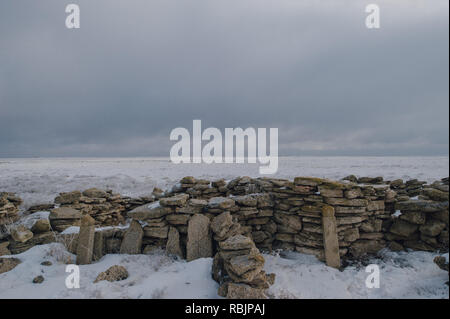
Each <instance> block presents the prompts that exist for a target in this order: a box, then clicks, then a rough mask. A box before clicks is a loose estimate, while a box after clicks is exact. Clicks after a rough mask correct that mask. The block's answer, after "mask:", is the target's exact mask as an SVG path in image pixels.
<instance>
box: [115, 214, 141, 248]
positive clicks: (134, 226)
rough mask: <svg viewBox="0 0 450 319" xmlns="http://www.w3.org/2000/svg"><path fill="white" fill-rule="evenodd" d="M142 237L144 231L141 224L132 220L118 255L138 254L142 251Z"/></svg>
mask: <svg viewBox="0 0 450 319" xmlns="http://www.w3.org/2000/svg"><path fill="white" fill-rule="evenodd" d="M142 237H144V231H143V230H142V227H141V224H139V222H138V221H136V220H132V221H131V224H130V227H128V229H127V230H126V231H125V234H124V236H123V240H122V244H121V246H120V253H121V254H140V253H141V251H142Z"/></svg>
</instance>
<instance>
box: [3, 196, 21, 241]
mask: <svg viewBox="0 0 450 319" xmlns="http://www.w3.org/2000/svg"><path fill="white" fill-rule="evenodd" d="M20 204H22V199H20V198H19V197H17V196H16V195H15V194H14V193H6V192H0V226H2V225H7V224H11V223H14V222H15V221H17V220H18V219H19V215H18V212H19V206H20ZM0 230H1V229H0ZM0 238H2V237H1V232H0Z"/></svg>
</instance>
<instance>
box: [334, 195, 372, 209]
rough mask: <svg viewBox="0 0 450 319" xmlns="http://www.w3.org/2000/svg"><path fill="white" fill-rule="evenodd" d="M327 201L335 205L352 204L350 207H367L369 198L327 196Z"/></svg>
mask: <svg viewBox="0 0 450 319" xmlns="http://www.w3.org/2000/svg"><path fill="white" fill-rule="evenodd" d="M325 203H327V204H329V205H333V206H335V205H336V206H350V207H367V205H368V202H367V199H361V198H356V199H347V198H333V197H326V198H325Z"/></svg>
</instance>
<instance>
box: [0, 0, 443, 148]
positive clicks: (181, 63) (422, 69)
mask: <svg viewBox="0 0 450 319" xmlns="http://www.w3.org/2000/svg"><path fill="white" fill-rule="evenodd" d="M71 2H72V3H77V4H79V6H80V9H81V28H80V29H78V30H69V29H66V28H65V24H64V21H65V18H66V13H65V11H64V9H65V6H66V5H67V3H64V2H61V1H57V0H48V1H31V0H28V1H25V0H24V1H14V0H3V1H1V3H0V157H19V156H146V155H156V156H168V155H169V150H170V146H171V145H172V144H173V142H170V141H169V134H170V131H171V130H172V129H173V128H175V127H179V126H182V127H186V128H191V127H192V120H193V119H201V120H202V124H203V126H204V127H207V126H214V127H218V128H225V127H243V128H245V127H250V126H251V127H278V128H279V147H280V155H448V150H449V139H448V132H449V119H448V117H449V107H448V105H449V93H448V85H449V78H448V68H449V62H448V61H449V60H448V57H449V52H448V48H449V46H448V45H449V43H448V1H446V0H435V1H425V0H423V1H419V0H417V1H406V0H405V1H395V2H393V1H387V0H385V1H375V2H376V3H378V4H379V6H380V9H381V28H380V29H378V30H373V29H372V30H370V29H367V28H366V27H365V24H364V20H365V17H366V15H367V14H366V13H365V12H364V8H365V5H366V4H368V3H370V2H367V3H366V1H356V0H355V1H331V0H330V1H313V0H307V1H306V0H305V1H301V0H298V1H294V0H263V1H259V0H258V1H257V0H239V1H237V0H226V1H225V0H218V1H211V0H189V1H174V0H157V1H156V0H149V1H143V0H128V1H125V0H121V1H118V0H115V1H106V0H96V1H87V0H73V1H71Z"/></svg>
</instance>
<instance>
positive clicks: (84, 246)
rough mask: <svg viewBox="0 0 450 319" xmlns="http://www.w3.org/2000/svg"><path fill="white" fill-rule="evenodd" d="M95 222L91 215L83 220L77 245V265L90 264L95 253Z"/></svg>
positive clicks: (85, 216)
mask: <svg viewBox="0 0 450 319" xmlns="http://www.w3.org/2000/svg"><path fill="white" fill-rule="evenodd" d="M94 235H95V220H94V219H93V218H92V217H90V216H89V215H84V216H83V217H82V218H81V225H80V232H79V234H78V245H77V265H85V264H90V263H91V262H92V255H93V251H94Z"/></svg>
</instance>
